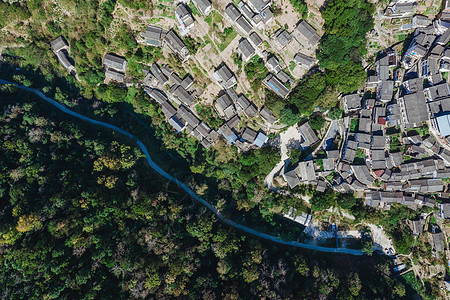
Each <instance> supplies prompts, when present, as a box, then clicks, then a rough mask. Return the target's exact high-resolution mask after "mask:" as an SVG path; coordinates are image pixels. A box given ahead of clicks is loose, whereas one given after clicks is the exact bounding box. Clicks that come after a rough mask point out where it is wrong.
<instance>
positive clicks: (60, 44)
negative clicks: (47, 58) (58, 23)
mask: <svg viewBox="0 0 450 300" xmlns="http://www.w3.org/2000/svg"><path fill="white" fill-rule="evenodd" d="M50 46H51V47H52V50H53V51H54V52H58V51H59V50H61V49H63V48H66V47H69V44H68V43H67V41H66V39H65V38H64V37H62V36H60V37H57V38H56V39H54V40H53V41H52V42H51V43H50Z"/></svg>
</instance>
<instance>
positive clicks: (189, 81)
mask: <svg viewBox="0 0 450 300" xmlns="http://www.w3.org/2000/svg"><path fill="white" fill-rule="evenodd" d="M192 83H194V78H192V76H191V75H189V74H187V75H186V76H184V78H183V80H182V81H181V86H182V87H183V88H184V89H188V88H189V87H190V86H191V85H192Z"/></svg>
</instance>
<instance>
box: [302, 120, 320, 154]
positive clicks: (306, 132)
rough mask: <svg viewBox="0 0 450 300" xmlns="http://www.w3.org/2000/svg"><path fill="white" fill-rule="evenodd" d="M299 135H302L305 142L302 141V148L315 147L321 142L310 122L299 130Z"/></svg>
mask: <svg viewBox="0 0 450 300" xmlns="http://www.w3.org/2000/svg"><path fill="white" fill-rule="evenodd" d="M298 131H299V133H300V134H301V136H302V138H303V141H302V144H301V145H302V147H303V148H307V147H310V146H311V145H314V144H315V143H317V142H318V141H319V138H318V137H317V135H316V133H315V132H314V130H313V129H312V128H311V125H309V123H308V122H306V123H304V124H303V125H301V126H300V127H299V128H298Z"/></svg>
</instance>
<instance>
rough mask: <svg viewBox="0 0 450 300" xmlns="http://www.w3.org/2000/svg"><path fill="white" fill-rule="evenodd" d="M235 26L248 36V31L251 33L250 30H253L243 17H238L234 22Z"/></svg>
mask: <svg viewBox="0 0 450 300" xmlns="http://www.w3.org/2000/svg"><path fill="white" fill-rule="evenodd" d="M236 24H237V25H238V26H239V28H240V29H241V30H242V32H243V33H245V34H249V33H250V31H252V29H253V27H252V25H251V24H250V23H249V22H248V21H247V19H246V18H245V17H244V16H240V17H239V18H238V19H237V20H236Z"/></svg>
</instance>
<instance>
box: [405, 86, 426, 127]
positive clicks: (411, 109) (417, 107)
mask: <svg viewBox="0 0 450 300" xmlns="http://www.w3.org/2000/svg"><path fill="white" fill-rule="evenodd" d="M403 99H404V105H405V110H406V115H407V117H408V122H409V123H415V124H420V123H422V122H425V121H427V120H428V110H427V106H426V102H425V97H424V94H423V93H421V92H416V93H412V94H407V95H404V96H403Z"/></svg>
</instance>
